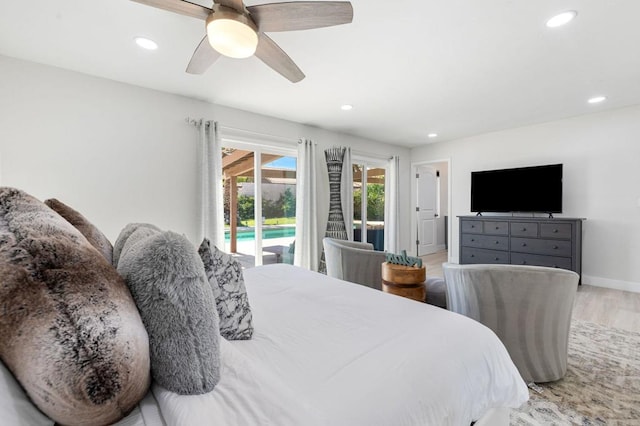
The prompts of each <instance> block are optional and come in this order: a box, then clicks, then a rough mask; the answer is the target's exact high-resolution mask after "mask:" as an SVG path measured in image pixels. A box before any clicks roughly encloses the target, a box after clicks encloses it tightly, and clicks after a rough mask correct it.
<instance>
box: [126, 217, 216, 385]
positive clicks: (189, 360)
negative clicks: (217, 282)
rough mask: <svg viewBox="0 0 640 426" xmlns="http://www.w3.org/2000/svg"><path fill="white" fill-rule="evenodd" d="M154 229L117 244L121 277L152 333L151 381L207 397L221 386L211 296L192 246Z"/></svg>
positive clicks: (129, 235)
mask: <svg viewBox="0 0 640 426" xmlns="http://www.w3.org/2000/svg"><path fill="white" fill-rule="evenodd" d="M131 228H135V229H133V232H129V231H131ZM154 228H155V227H149V226H147V225H144V224H137V225H133V226H131V227H128V228H125V230H126V231H127V233H126V234H125V235H124V236H122V235H121V237H122V238H123V239H126V240H127V241H123V242H122V241H121V242H120V243H118V242H116V244H117V245H119V246H121V247H122V252H121V253H120V255H119V260H118V272H120V274H121V275H122V276H123V277H124V279H125V281H126V282H127V284H128V285H129V288H130V289H131V293H132V294H133V298H134V299H135V301H136V304H137V305H138V309H139V310H140V314H141V315H142V321H143V322H144V324H145V326H146V328H147V332H148V333H149V345H150V349H151V375H152V376H153V379H154V380H155V381H156V382H157V383H158V384H159V385H160V386H162V387H164V388H166V389H168V390H170V391H172V392H175V393H178V394H181V395H197V394H202V393H206V392H209V391H211V390H212V389H213V388H214V387H215V385H216V384H217V383H218V381H219V380H220V332H219V329H218V327H219V325H218V315H217V313H216V310H215V301H214V299H213V292H212V291H211V288H210V286H209V285H208V284H207V276H206V275H205V272H204V267H203V266H202V260H200V257H199V256H198V253H197V252H196V249H195V247H194V246H193V244H191V242H190V241H189V240H188V239H187V238H186V237H184V236H182V235H178V234H176V233H174V232H169V231H168V232H162V231H158V230H157V229H154ZM121 237H118V240H120V239H121Z"/></svg>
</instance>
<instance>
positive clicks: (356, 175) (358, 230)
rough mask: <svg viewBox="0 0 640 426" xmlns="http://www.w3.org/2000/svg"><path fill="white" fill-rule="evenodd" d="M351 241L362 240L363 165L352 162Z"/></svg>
mask: <svg viewBox="0 0 640 426" xmlns="http://www.w3.org/2000/svg"><path fill="white" fill-rule="evenodd" d="M352 167H353V241H362V217H363V216H362V208H363V206H362V189H363V188H362V178H363V176H364V166H363V165H362V164H353V166H352Z"/></svg>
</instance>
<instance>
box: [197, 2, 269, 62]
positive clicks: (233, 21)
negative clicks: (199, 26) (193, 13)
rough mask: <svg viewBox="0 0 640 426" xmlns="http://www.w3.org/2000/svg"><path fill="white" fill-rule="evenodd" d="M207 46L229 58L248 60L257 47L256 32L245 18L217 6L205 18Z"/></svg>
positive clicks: (252, 24) (254, 27)
mask: <svg viewBox="0 0 640 426" xmlns="http://www.w3.org/2000/svg"><path fill="white" fill-rule="evenodd" d="M207 38H208V40H209V44H211V47H213V48H214V49H215V50H217V51H218V52H219V53H221V54H222V55H224V56H228V57H230V58H236V59H241V58H248V57H249V56H251V55H253V54H254V53H255V52H256V48H257V47H258V31H257V28H256V26H255V24H254V23H253V22H252V21H251V19H250V18H248V17H247V16H245V15H243V14H241V13H238V12H236V11H235V10H233V9H229V8H224V7H223V6H219V7H218V8H216V9H214V12H213V13H212V14H211V15H209V17H208V18H207Z"/></svg>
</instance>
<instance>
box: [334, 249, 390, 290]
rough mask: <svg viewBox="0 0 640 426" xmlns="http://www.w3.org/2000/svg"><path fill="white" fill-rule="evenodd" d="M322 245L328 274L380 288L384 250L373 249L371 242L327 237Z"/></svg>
mask: <svg viewBox="0 0 640 426" xmlns="http://www.w3.org/2000/svg"><path fill="white" fill-rule="evenodd" d="M322 245H323V246H324V257H325V262H326V264H327V275H328V276H330V277H334V278H339V279H341V280H344V281H350V282H352V283H357V284H362V285H365V286H367V287H372V288H375V289H378V290H381V289H382V263H383V262H385V260H386V259H385V253H384V252H381V251H375V250H373V244H369V243H361V242H357V241H345V240H336V239H334V238H328V237H327V238H324V239H323V240H322Z"/></svg>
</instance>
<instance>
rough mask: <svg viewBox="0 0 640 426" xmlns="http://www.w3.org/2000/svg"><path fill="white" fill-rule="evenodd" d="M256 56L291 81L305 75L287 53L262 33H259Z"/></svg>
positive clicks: (297, 80)
mask: <svg viewBox="0 0 640 426" xmlns="http://www.w3.org/2000/svg"><path fill="white" fill-rule="evenodd" d="M256 56H257V57H258V58H260V60H262V62H264V63H265V64H267V65H268V66H269V67H271V68H272V69H273V70H274V71H276V72H278V73H279V74H281V75H282V76H283V77H284V78H286V79H288V80H289V81H291V82H292V83H297V82H299V81H300V80H302V79H303V78H304V77H305V76H304V73H303V72H302V71H300V68H298V66H297V65H296V64H295V63H294V62H293V61H292V60H291V58H290V57H289V55H287V54H286V53H285V52H284V50H282V49H281V48H280V46H278V45H277V44H276V42H275V41H273V40H271V39H270V38H269V37H267V35H266V34H264V33H260V38H259V40H258V48H257V49H256Z"/></svg>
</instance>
